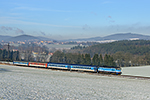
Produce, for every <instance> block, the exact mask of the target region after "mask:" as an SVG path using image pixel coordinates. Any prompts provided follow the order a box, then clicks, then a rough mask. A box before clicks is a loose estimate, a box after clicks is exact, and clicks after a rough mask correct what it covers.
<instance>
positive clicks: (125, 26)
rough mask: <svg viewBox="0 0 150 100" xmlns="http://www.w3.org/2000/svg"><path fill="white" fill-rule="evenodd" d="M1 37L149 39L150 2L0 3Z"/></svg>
mask: <svg viewBox="0 0 150 100" xmlns="http://www.w3.org/2000/svg"><path fill="white" fill-rule="evenodd" d="M0 2H1V3H0V35H7V36H18V35H23V34H26V35H33V36H43V37H47V38H51V39H57V40H63V39H77V38H90V37H104V36H108V35H112V34H116V33H129V32H130V33H136V34H142V35H150V13H149V12H150V11H149V10H150V6H149V4H150V0H0Z"/></svg>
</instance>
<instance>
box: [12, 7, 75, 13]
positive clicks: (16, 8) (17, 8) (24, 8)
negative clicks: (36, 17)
mask: <svg viewBox="0 0 150 100" xmlns="http://www.w3.org/2000/svg"><path fill="white" fill-rule="evenodd" d="M12 10H28V11H50V12H66V13H67V12H68V13H69V12H73V11H69V10H54V9H43V8H34V7H15V8H14V9H12Z"/></svg>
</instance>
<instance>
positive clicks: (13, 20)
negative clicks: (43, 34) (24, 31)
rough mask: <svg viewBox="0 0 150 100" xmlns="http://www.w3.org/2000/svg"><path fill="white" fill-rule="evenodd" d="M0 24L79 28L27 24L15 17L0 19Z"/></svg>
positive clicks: (34, 23)
mask: <svg viewBox="0 0 150 100" xmlns="http://www.w3.org/2000/svg"><path fill="white" fill-rule="evenodd" d="M0 24H22V25H40V26H41V25H42V26H50V27H64V28H65V27H70V28H80V27H79V26H64V25H54V24H46V23H38V22H28V21H21V20H16V18H15V17H0Z"/></svg>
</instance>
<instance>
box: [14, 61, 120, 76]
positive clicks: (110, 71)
mask: <svg viewBox="0 0 150 100" xmlns="http://www.w3.org/2000/svg"><path fill="white" fill-rule="evenodd" d="M13 64H14V65H21V66H28V67H41V68H49V69H61V70H70V71H83V72H95V73H108V74H116V75H120V74H121V73H122V70H121V68H120V67H110V66H109V67H108V66H98V67H97V66H90V65H77V64H66V63H51V62H48V63H42V62H23V61H14V62H13Z"/></svg>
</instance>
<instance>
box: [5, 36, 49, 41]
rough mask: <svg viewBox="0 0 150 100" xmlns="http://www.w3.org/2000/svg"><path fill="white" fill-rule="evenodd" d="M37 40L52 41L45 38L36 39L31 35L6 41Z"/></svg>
mask: <svg viewBox="0 0 150 100" xmlns="http://www.w3.org/2000/svg"><path fill="white" fill-rule="evenodd" d="M35 40H52V39H49V38H45V37H35V36H31V35H19V36H16V37H10V38H6V39H5V41H35Z"/></svg>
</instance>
